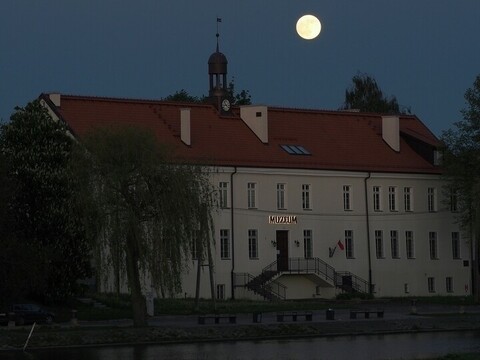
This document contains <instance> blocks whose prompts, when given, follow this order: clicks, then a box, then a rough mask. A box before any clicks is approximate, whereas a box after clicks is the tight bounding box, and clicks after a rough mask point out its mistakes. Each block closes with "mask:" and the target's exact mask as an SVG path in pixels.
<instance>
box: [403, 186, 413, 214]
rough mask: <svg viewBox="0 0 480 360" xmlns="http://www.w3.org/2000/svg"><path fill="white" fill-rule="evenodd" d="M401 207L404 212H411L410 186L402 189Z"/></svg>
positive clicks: (411, 194)
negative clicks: (402, 206)
mask: <svg viewBox="0 0 480 360" xmlns="http://www.w3.org/2000/svg"><path fill="white" fill-rule="evenodd" d="M403 205H404V209H405V212H412V211H413V188H412V187H410V186H405V187H404V188H403Z"/></svg>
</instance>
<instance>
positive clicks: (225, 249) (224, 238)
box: [220, 229, 230, 259]
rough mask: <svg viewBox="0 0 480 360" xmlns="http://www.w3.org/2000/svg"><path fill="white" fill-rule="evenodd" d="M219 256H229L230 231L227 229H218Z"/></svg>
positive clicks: (224, 257)
mask: <svg viewBox="0 0 480 360" xmlns="http://www.w3.org/2000/svg"><path fill="white" fill-rule="evenodd" d="M220 257H221V258H222V259H229V258H230V231H229V230H228V229H221V230H220Z"/></svg>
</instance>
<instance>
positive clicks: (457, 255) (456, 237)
mask: <svg viewBox="0 0 480 360" xmlns="http://www.w3.org/2000/svg"><path fill="white" fill-rule="evenodd" d="M452 258H453V259H454V260H460V259H461V258H462V253H461V246H460V232H458V231H452Z"/></svg>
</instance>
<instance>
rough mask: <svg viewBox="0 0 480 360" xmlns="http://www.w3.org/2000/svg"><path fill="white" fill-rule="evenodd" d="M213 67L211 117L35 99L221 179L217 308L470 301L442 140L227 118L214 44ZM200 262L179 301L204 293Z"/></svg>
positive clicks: (239, 113) (310, 116)
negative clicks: (145, 139)
mask: <svg viewBox="0 0 480 360" xmlns="http://www.w3.org/2000/svg"><path fill="white" fill-rule="evenodd" d="M208 67H209V80H210V88H209V100H210V103H205V104H181V103H173V102H165V101H152V100H130V99H113V98H99V97H85V96H71V95H61V94H42V95H41V96H40V98H41V100H42V101H43V102H44V103H45V105H46V106H47V107H48V108H49V110H50V113H51V114H52V116H53V117H55V118H57V119H61V120H63V121H65V122H66V123H67V125H68V126H69V128H70V129H71V131H72V133H73V134H74V135H75V136H80V137H81V136H82V134H85V133H86V132H87V131H88V130H90V129H91V128H93V127H95V126H97V125H99V124H101V125H108V124H110V125H115V124H138V125H141V126H145V127H148V128H150V129H152V130H153V131H154V132H155V134H156V135H157V137H158V139H159V141H161V142H163V143H166V144H169V145H171V146H172V147H173V148H174V149H175V154H176V156H179V157H181V158H184V159H188V160H194V161H197V162H199V163H203V164H205V165H208V166H210V167H211V168H212V169H213V170H214V171H213V173H212V174H213V175H212V182H213V183H214V184H215V185H216V186H218V191H219V196H220V205H221V209H220V211H219V213H218V214H217V215H216V219H215V237H216V249H215V285H216V291H217V297H218V298H220V299H223V298H265V299H275V298H282V299H296V298H312V297H313V298H315V297H320V298H332V297H335V296H336V295H337V294H339V293H341V292H349V291H358V292H365V293H368V292H372V293H373V294H374V295H375V296H378V297H385V296H429V295H457V296H458V295H467V294H470V292H471V276H470V275H471V251H470V244H469V242H468V241H467V239H465V238H463V237H462V233H461V231H460V229H459V225H458V224H457V222H456V220H455V202H454V201H451V200H452V198H451V197H450V194H448V192H445V189H444V182H443V181H442V178H441V167H440V166H439V155H438V152H437V148H438V146H439V145H440V144H439V140H438V139H437V138H436V137H435V136H434V135H433V134H432V133H431V132H430V131H429V129H428V128H427V127H426V126H425V125H424V124H423V123H422V122H421V121H420V120H419V119H418V118H417V117H416V116H406V115H401V116H390V115H388V116H382V115H379V114H370V113H360V112H348V111H323V110H301V109H287V108H279V107H268V106H264V105H258V106H253V105H250V106H239V107H238V106H231V103H230V100H231V99H229V98H228V92H227V89H226V83H227V78H226V75H227V59H226V57H225V55H224V54H222V53H220V52H219V50H218V43H217V50H216V52H214V53H213V54H212V56H211V57H210V59H209V66H208ZM453 200H454V199H453ZM195 263H196V260H192V266H191V269H192V271H191V272H190V273H186V274H185V275H184V293H182V294H179V296H183V295H185V296H194V294H195V277H196V274H195V269H196V264H195ZM202 283H203V284H208V274H207V271H205V273H204V274H203V279H202ZM202 295H203V296H204V297H209V289H208V286H204V287H203V290H202Z"/></svg>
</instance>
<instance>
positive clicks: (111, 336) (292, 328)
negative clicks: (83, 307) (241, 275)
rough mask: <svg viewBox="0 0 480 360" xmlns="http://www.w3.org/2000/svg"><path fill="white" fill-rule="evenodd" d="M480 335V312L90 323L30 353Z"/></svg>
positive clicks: (22, 337)
mask: <svg viewBox="0 0 480 360" xmlns="http://www.w3.org/2000/svg"><path fill="white" fill-rule="evenodd" d="M451 331H480V313H471V314H470V313H466V314H452V313H450V314H440V315H439V314H429V315H409V316H404V317H403V318H393V319H385V320H383V319H368V320H367V319H359V320H354V321H349V320H335V321H329V322H327V321H312V322H305V321H301V322H295V323H294V322H287V323H281V324H277V323H265V324H218V325H201V326H200V325H194V326H192V325H183V326H175V325H158V324H157V325H156V326H148V327H144V328H135V327H132V326H129V325H125V324H124V323H123V324H122V325H116V326H111V325H108V324H105V325H95V326H92V324H89V323H85V324H82V325H79V326H71V325H69V324H59V325H54V326H39V327H38V328H36V329H35V331H34V333H33V335H32V337H31V339H30V342H29V345H28V349H29V350H48V349H59V348H83V347H100V346H134V345H171V344H184V343H204V342H231V341H256V340H258V341H262V340H290V339H301V338H315V337H339V336H362V335H392V334H405V333H425V332H451ZM29 332H30V327H29V326H25V327H22V328H12V329H9V328H2V329H0V343H1V344H2V345H1V346H0V353H1V352H3V351H21V350H22V349H23V346H24V344H25V341H26V339H27V337H28V334H29Z"/></svg>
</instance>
